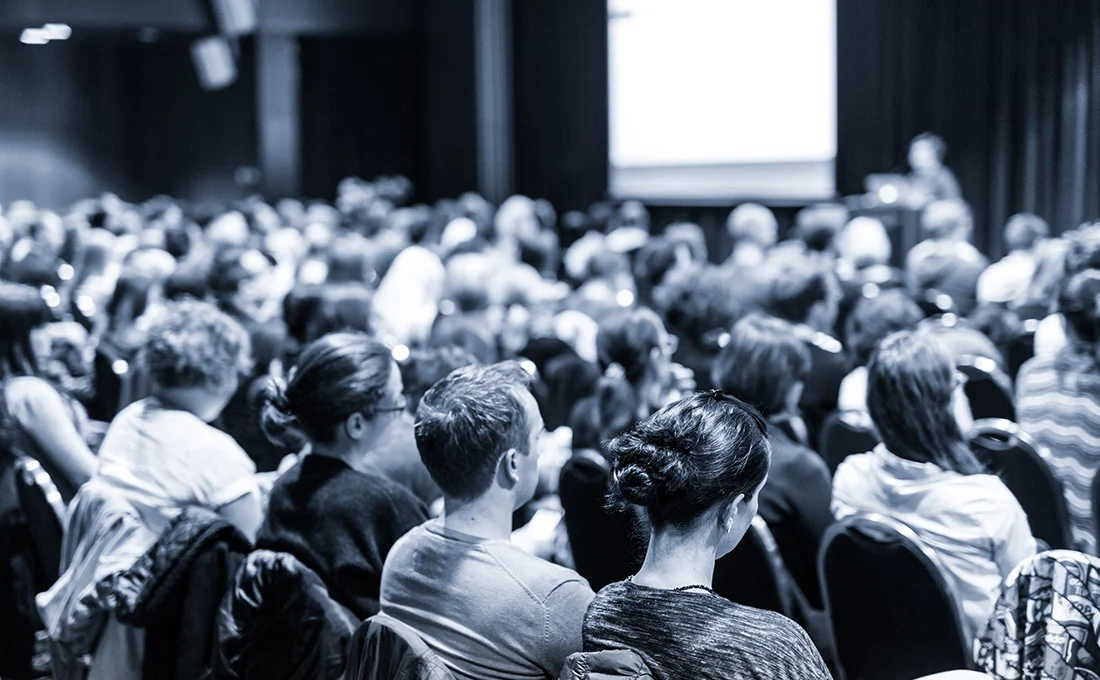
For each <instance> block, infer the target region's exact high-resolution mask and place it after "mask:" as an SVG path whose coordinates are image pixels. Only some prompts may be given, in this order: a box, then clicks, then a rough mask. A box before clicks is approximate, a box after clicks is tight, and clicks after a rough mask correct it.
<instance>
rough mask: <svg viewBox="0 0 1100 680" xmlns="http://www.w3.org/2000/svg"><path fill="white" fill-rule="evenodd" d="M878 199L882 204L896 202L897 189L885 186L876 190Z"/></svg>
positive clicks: (888, 185)
mask: <svg viewBox="0 0 1100 680" xmlns="http://www.w3.org/2000/svg"><path fill="white" fill-rule="evenodd" d="M878 199H879V200H880V201H882V202H883V203H887V204H889V203H897V202H898V188H897V187H896V186H894V185H893V184H887V185H885V186H883V187H882V188H880V189H879V190H878Z"/></svg>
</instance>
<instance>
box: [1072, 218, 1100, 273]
mask: <svg viewBox="0 0 1100 680" xmlns="http://www.w3.org/2000/svg"><path fill="white" fill-rule="evenodd" d="M1068 236H1069V238H1068V250H1067V252H1066V257H1065V265H1066V274H1067V275H1070V276H1072V275H1073V274H1076V273H1077V272H1081V271H1084V270H1086V269H1100V223H1090V224H1085V225H1082V226H1081V227H1078V228H1077V229H1076V230H1074V231H1073V232H1071V233H1070V234H1069V235H1068Z"/></svg>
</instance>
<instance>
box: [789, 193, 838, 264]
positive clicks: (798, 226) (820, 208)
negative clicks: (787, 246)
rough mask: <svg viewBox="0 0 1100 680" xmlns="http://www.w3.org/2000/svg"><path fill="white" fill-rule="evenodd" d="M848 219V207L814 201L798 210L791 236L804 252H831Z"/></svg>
mask: <svg viewBox="0 0 1100 680" xmlns="http://www.w3.org/2000/svg"><path fill="white" fill-rule="evenodd" d="M847 221H848V209H847V208H846V207H844V206H843V205H841V204H839V203H815V204H813V205H810V206H807V207H805V208H803V209H802V210H799V211H798V214H796V215H795V219H794V230H793V232H794V233H793V234H792V236H793V237H794V239H796V240H798V241H800V242H801V243H802V244H803V247H804V248H805V250H806V252H811V253H830V254H831V253H833V252H834V251H835V249H836V238H837V236H838V235H839V233H840V231H841V229H843V228H844V225H845V223H846V222H847Z"/></svg>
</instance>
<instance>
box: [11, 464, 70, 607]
mask: <svg viewBox="0 0 1100 680" xmlns="http://www.w3.org/2000/svg"><path fill="white" fill-rule="evenodd" d="M15 489H16V493H17V495H18V497H19V508H20V509H21V510H22V511H23V516H24V517H25V518H26V522H27V529H28V531H29V533H30V539H31V547H32V548H33V550H34V558H35V562H36V563H37V567H38V569H37V572H36V575H37V576H38V577H39V579H40V580H39V581H38V583H37V584H36V585H37V586H38V588H39V590H46V589H47V588H49V587H50V586H52V585H53V583H54V581H56V580H57V577H58V572H59V570H60V568H61V538H62V527H63V526H64V524H65V502H64V501H63V500H62V499H61V492H59V491H58V490H57V487H56V486H55V485H54V483H53V480H52V479H50V475H49V474H48V473H47V472H46V470H45V469H43V468H42V464H41V463H39V462H38V461H37V460H35V459H33V458H30V457H27V456H19V457H18V458H17V459H16V461H15Z"/></svg>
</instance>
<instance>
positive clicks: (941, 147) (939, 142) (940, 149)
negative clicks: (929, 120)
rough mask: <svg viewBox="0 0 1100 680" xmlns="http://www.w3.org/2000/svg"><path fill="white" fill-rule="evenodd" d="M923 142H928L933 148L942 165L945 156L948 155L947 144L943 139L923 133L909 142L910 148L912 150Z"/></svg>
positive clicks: (929, 133)
mask: <svg viewBox="0 0 1100 680" xmlns="http://www.w3.org/2000/svg"><path fill="white" fill-rule="evenodd" d="M921 142H927V143H928V144H930V145H932V148H933V149H934V150H935V152H936V158H937V159H939V161H940V162H941V163H942V162H943V158H944V156H946V155H947V144H946V143H945V142H944V141H943V138H942V137H940V136H939V135H935V134H932V133H931V132H922V133H920V134H919V135H917V136H916V137H914V138H913V139H912V140H911V141H910V142H909V146H910V148H912V147H913V145H915V144H919V143H921Z"/></svg>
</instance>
